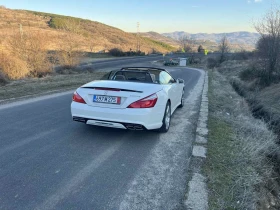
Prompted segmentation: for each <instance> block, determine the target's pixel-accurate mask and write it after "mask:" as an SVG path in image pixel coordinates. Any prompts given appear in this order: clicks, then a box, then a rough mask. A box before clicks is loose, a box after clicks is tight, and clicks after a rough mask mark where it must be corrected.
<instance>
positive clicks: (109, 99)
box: [93, 95, 121, 104]
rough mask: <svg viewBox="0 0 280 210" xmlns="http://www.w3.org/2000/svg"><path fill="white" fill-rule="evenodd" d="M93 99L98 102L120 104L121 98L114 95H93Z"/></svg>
mask: <svg viewBox="0 0 280 210" xmlns="http://www.w3.org/2000/svg"><path fill="white" fill-rule="evenodd" d="M93 101H94V102H98V103H108V104H120V103H121V98H120V97H116V96H100V95H94V96H93Z"/></svg>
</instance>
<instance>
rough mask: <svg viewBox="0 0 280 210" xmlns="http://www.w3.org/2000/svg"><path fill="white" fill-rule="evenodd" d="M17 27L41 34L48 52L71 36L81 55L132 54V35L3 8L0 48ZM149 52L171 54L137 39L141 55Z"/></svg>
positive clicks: (95, 24) (80, 21) (149, 41)
mask: <svg viewBox="0 0 280 210" xmlns="http://www.w3.org/2000/svg"><path fill="white" fill-rule="evenodd" d="M20 24H21V25H22V32H23V33H25V32H28V31H38V32H40V33H42V34H45V35H46V36H47V37H48V40H51V41H50V42H48V47H47V48H48V49H49V50H58V49H59V48H60V46H61V45H63V44H67V43H66V41H67V40H65V37H66V36H71V40H72V41H73V42H77V43H78V45H79V50H81V51H93V52H99V51H102V50H109V49H111V48H115V47H117V48H120V49H122V50H124V51H129V50H130V49H132V50H136V45H137V37H136V34H132V33H127V32H124V31H122V30H120V29H118V28H114V27H111V26H108V25H105V24H102V23H99V22H96V21H91V20H85V19H80V18H74V17H67V16H61V15H55V14H49V13H42V12H34V11H25V10H12V9H6V8H0V29H1V30H0V48H2V49H3V48H4V49H5V48H7V42H8V39H9V36H11V35H12V34H14V33H15V32H18V31H19V25H20ZM153 49H154V50H156V51H159V52H167V51H171V50H175V48H174V47H172V46H169V45H168V44H166V43H161V42H160V41H155V40H152V39H150V38H142V37H141V51H143V52H146V53H149V52H151V51H152V50H153Z"/></svg>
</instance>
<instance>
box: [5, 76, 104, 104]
mask: <svg viewBox="0 0 280 210" xmlns="http://www.w3.org/2000/svg"><path fill="white" fill-rule="evenodd" d="M105 74H106V73H105V72H96V73H89V72H87V71H85V72H84V73H81V74H65V75H53V76H47V77H44V78H29V79H23V80H18V81H12V82H10V83H9V84H7V85H5V86H2V87H1V88H0V101H1V100H5V99H14V98H18V97H23V96H32V95H36V94H46V93H48V92H52V91H65V90H68V89H76V88H78V87H79V86H81V85H83V84H85V83H87V82H90V81H92V80H96V79H101V78H102V77H103V76H104V75H105Z"/></svg>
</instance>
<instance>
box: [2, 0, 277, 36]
mask: <svg viewBox="0 0 280 210" xmlns="http://www.w3.org/2000/svg"><path fill="white" fill-rule="evenodd" d="M275 4H277V5H278V4H280V0H0V5H4V6H5V7H7V8H10V9H26V10H34V11H41V12H48V13H55V14H61V15H68V16H74V17H80V18H85V19H90V20H94V21H98V22H101V23H104V24H106V25H110V26H114V27H117V28H120V29H122V30H124V31H126V32H136V31H137V22H139V23H140V32H148V31H155V32H158V33H165V32H174V31H186V32H189V33H225V32H235V31H250V32H254V31H255V30H254V27H253V22H254V21H256V20H258V19H259V18H261V17H263V16H264V15H265V13H266V12H267V11H268V10H269V9H270V8H271V5H275Z"/></svg>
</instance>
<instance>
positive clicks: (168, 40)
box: [141, 31, 180, 48]
mask: <svg viewBox="0 0 280 210" xmlns="http://www.w3.org/2000/svg"><path fill="white" fill-rule="evenodd" d="M141 36H142V37H147V38H150V39H153V40H157V41H160V42H163V43H166V44H169V45H171V46H173V47H176V48H179V47H180V43H179V42H178V40H176V39H173V38H170V37H166V36H163V35H162V34H159V33H157V32H154V31H149V32H145V33H141Z"/></svg>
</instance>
